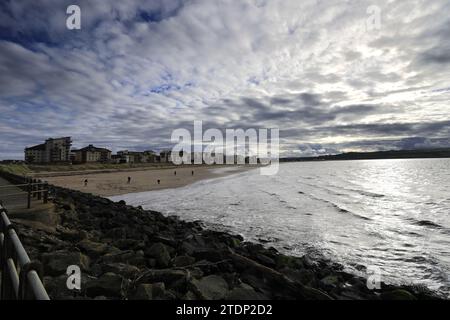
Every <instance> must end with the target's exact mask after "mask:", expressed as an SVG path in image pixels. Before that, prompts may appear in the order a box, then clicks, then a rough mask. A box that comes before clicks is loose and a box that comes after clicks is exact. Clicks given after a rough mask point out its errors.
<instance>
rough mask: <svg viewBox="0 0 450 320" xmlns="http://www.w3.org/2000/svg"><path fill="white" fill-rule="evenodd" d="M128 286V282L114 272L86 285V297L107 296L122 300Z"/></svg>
mask: <svg viewBox="0 0 450 320" xmlns="http://www.w3.org/2000/svg"><path fill="white" fill-rule="evenodd" d="M127 286H128V281H127V280H125V279H124V278H123V277H121V276H120V275H117V274H115V273H112V272H107V273H105V274H103V275H102V276H101V277H100V278H97V279H95V280H91V281H89V282H88V283H87V284H86V295H87V296H89V297H96V296H106V297H115V298H120V297H122V296H123V295H124V292H125V290H126V288H127Z"/></svg>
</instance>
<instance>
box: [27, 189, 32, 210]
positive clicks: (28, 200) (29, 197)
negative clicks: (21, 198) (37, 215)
mask: <svg viewBox="0 0 450 320" xmlns="http://www.w3.org/2000/svg"><path fill="white" fill-rule="evenodd" d="M31 188H32V185H31V182H28V199H27V208H28V209H30V208H31Z"/></svg>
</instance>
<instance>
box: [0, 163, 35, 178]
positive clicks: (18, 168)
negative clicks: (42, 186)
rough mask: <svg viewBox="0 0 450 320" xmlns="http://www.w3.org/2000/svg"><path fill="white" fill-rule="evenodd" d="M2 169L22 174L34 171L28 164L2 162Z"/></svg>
mask: <svg viewBox="0 0 450 320" xmlns="http://www.w3.org/2000/svg"><path fill="white" fill-rule="evenodd" d="M0 170H2V171H5V172H8V173H12V174H17V175H20V176H22V175H26V174H29V173H31V172H32V170H31V169H30V168H29V167H28V166H27V165H26V164H0Z"/></svg>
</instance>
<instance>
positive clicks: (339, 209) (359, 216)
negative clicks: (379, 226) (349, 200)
mask: <svg viewBox="0 0 450 320" xmlns="http://www.w3.org/2000/svg"><path fill="white" fill-rule="evenodd" d="M298 193H299V194H303V195H305V196H307V197H309V198H311V199H314V200H317V201H321V202H324V203H326V204H328V205H330V206H332V207H333V208H334V209H336V211H337V212H339V213H346V214H350V215H352V216H354V217H356V218H358V219H362V220H366V221H370V220H372V219H370V218H368V217H365V216H363V215H360V214H357V213H354V212H352V211H350V210H347V209H345V208H342V207H340V206H339V205H338V204H336V203H334V202H332V201H330V200H326V199H322V198H319V197H316V196H315V195H313V194H306V193H304V192H302V191H298Z"/></svg>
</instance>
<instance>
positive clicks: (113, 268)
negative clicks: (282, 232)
mask: <svg viewBox="0 0 450 320" xmlns="http://www.w3.org/2000/svg"><path fill="white" fill-rule="evenodd" d="M55 190H56V192H55V196H54V203H55V212H54V214H55V215H56V218H57V226H56V227H55V228H54V229H53V230H50V229H45V228H40V229H37V228H32V227H29V226H27V225H26V224H21V223H20V222H18V223H17V227H18V232H19V237H20V239H21V240H22V243H23V244H24V246H25V248H26V250H27V251H28V253H29V255H30V258H31V259H34V260H38V261H40V262H41V263H42V269H43V270H42V272H43V281H44V285H45V287H46V289H47V291H48V293H49V295H50V297H51V298H52V299H140V300H142V299H144V300H147V299H164V300H171V299H186V300H192V299H229V300H241V299H252V300H253V299H254V300H259V299H261V300H264V299H322V300H325V299H401V300H405V299H406V300H415V299H435V298H436V296H434V295H433V294H432V293H431V292H429V291H427V290H426V289H423V288H416V287H406V286H402V287H394V286H390V285H385V284H382V288H381V290H369V289H368V288H367V286H366V279H363V278H360V277H357V276H354V275H351V274H348V273H346V272H344V271H343V268H342V266H340V265H337V264H334V263H332V262H330V261H326V260H321V261H317V260H312V259H311V258H310V257H308V256H304V257H289V256H286V255H283V254H280V253H279V252H277V251H276V250H275V249H273V248H265V247H263V246H262V245H260V244H255V243H249V242H245V241H244V239H242V237H240V236H237V235H231V234H227V233H222V232H216V231H211V230H207V229H205V228H204V227H203V226H202V224H201V223H200V222H184V221H182V220H180V219H179V218H177V217H164V216H163V215H162V214H161V213H158V212H154V211H146V210H142V209H141V208H135V207H131V206H128V205H126V204H125V203H124V202H123V201H122V202H117V203H115V202H112V201H110V200H108V199H105V198H102V197H97V196H93V195H90V194H86V193H82V192H78V191H72V190H68V189H63V188H56V189H55ZM69 265H78V266H79V267H80V268H81V272H82V278H81V279H82V280H81V290H79V291H70V290H68V289H67V287H66V281H67V275H66V270H67V267H68V266H69Z"/></svg>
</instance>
